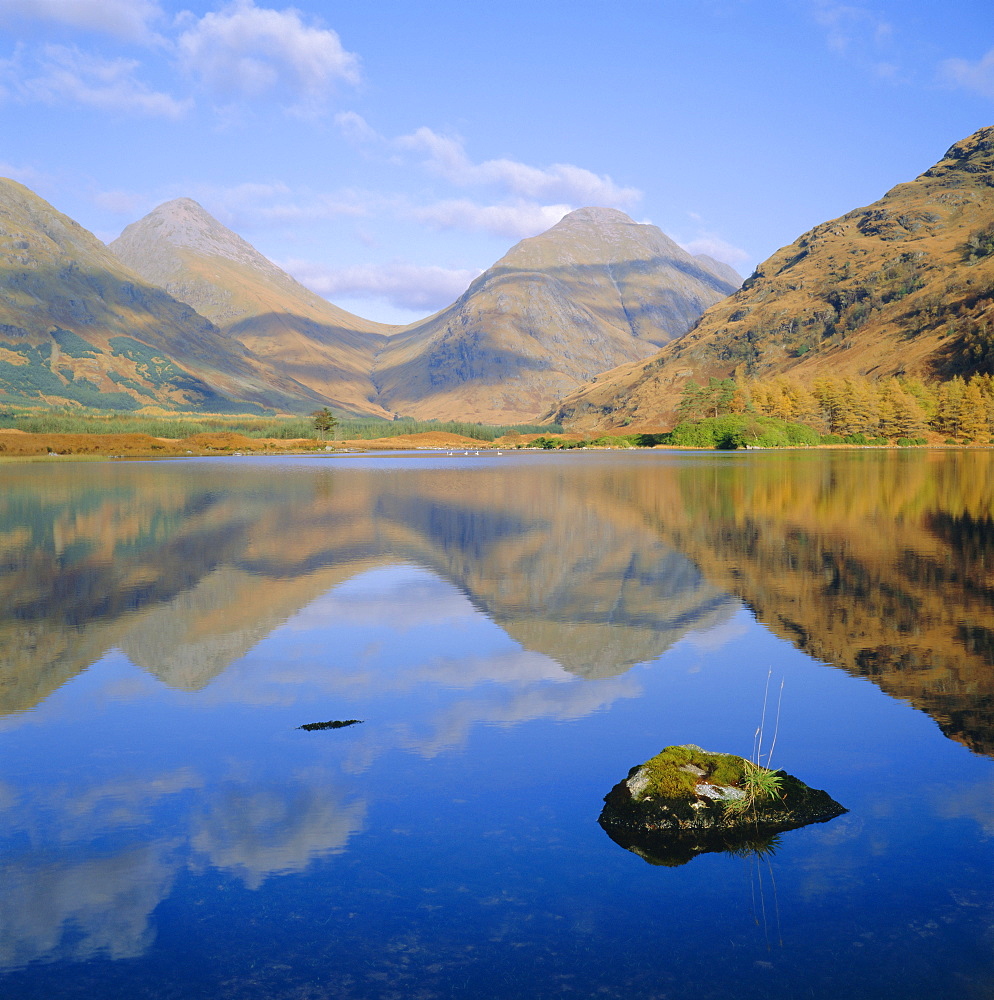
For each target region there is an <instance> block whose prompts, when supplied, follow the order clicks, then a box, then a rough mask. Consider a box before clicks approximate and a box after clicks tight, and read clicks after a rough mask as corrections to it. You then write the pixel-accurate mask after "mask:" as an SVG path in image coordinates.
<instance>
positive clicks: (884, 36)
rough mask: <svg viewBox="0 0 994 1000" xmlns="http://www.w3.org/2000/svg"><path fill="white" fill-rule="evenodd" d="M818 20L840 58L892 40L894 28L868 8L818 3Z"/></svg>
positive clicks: (822, 0)
mask: <svg viewBox="0 0 994 1000" xmlns="http://www.w3.org/2000/svg"><path fill="white" fill-rule="evenodd" d="M814 19H815V21H816V22H817V23H818V24H820V25H821V26H822V27H823V28H824V29H825V32H826V40H827V42H828V47H829V48H830V49H831V50H832V51H833V52H836V53H838V54H839V55H848V54H850V53H851V52H852V51H853V49H855V48H858V47H862V46H865V45H867V44H869V45H872V46H874V47H876V46H879V45H882V44H884V43H886V42H887V41H889V40H890V38H891V36H892V35H893V33H894V27H893V25H892V24H891V23H890V22H889V21H885V20H884V19H883V18H882V17H881V16H880V15H879V14H877V13H876V11H873V10H870V9H869V8H867V7H853V6H850V5H848V4H839V3H832V2H830V0H816V3H815V9H814Z"/></svg>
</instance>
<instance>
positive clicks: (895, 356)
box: [550, 128, 994, 429]
mask: <svg viewBox="0 0 994 1000" xmlns="http://www.w3.org/2000/svg"><path fill="white" fill-rule="evenodd" d="M992 371H994V128H984V129H981V130H980V131H978V132H976V133H974V134H973V135H971V136H969V137H968V138H966V139H964V140H963V141H962V142H958V143H956V144H955V145H954V146H953V147H952V148H951V149H949V151H948V152H947V153H946V154H945V156H944V157H943V158H942V159H941V160H940V161H939V162H938V163H937V164H936V165H935V166H934V167H932V168H930V169H929V170H927V171H926V172H925V173H923V174H922V175H921V176H920V177H918V178H916V179H915V180H913V181H911V182H909V183H904V184H899V185H898V186H897V187H895V188H893V189H892V190H890V191H888V192H887V194H886V195H884V197H882V198H881V199H880V200H879V201H876V202H874V203H873V204H872V205H869V206H868V207H866V208H859V209H855V210H854V211H852V212H849V213H847V214H846V215H844V216H842V217H841V218H838V219H834V220H832V221H830V222H825V223H823V224H821V225H819V226H816V227H815V228H814V229H812V230H810V231H809V232H807V233H805V234H804V235H803V236H801V237H800V238H799V239H797V240H796V241H795V242H794V243H792V244H791V245H790V246H787V247H784V248H783V249H781V250H778V251H777V252H776V253H775V254H774V255H773V256H772V257H770V258H769V259H768V260H767V261H765V262H764V263H763V264H761V265H760V266H759V268H757V270H756V272H755V273H754V274H753V275H752V276H751V277H750V278H748V279H747V280H746V281H745V283H744V284H743V286H742V288H741V290H740V291H738V292H737V293H736V294H735V295H734V296H732V297H731V298H729V299H726V300H725V301H723V302H720V303H718V304H717V305H715V306H712V307H711V308H710V309H709V310H708V311H707V312H706V313H705V314H704V316H703V317H702V318H701V320H700V322H699V323H698V324H697V326H696V327H695V328H694V329H693V330H692V331H691V332H690V333H688V334H687V335H686V336H685V337H683V338H681V339H680V340H679V341H678V342H676V343H673V344H670V345H667V346H666V347H664V348H663V350H662V351H660V352H659V353H658V354H657V355H656V356H654V357H652V358H650V359H649V360H647V361H643V362H638V363H635V364H629V365H627V366H623V367H619V368H618V369H617V370H615V371H611V372H606V373H604V374H603V375H602V376H601V377H600V378H598V379H597V381H596V382H594V383H593V384H591V385H589V386H585V387H583V388H581V389H579V390H578V391H577V392H575V393H572V394H570V395H569V396H568V397H566V398H565V399H564V400H563V402H562V403H561V404H560V405H559V406H557V407H555V408H554V409H553V410H552V411H550V416H551V417H553V418H555V419H556V420H560V421H563V422H564V423H566V424H567V425H569V426H571V427H573V428H576V429H581V428H582V429H586V428H594V427H605V426H617V425H620V424H623V423H624V424H629V425H631V426H635V427H644V428H649V427H660V426H668V425H671V424H672V423H673V421H674V411H675V407H676V405H677V404H678V402H679V399H680V395H681V393H682V392H683V389H684V387H685V385H686V383H687V382H688V381H690V380H695V381H697V382H698V383H702V382H704V383H706V382H707V380H708V379H709V378H726V377H729V376H732V375H747V376H755V377H765V376H771V375H776V374H781V373H783V374H789V375H791V376H792V377H795V378H797V379H799V380H802V381H810V380H812V379H815V378H817V377H819V376H822V375H834V376H857V375H858V376H863V377H870V378H883V377H887V376H892V375H901V374H907V375H914V376H920V377H926V378H948V377H951V376H952V375H956V374H970V373H973V372H982V373H989V372H992Z"/></svg>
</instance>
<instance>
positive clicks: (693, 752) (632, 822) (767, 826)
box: [598, 745, 847, 865]
mask: <svg viewBox="0 0 994 1000" xmlns="http://www.w3.org/2000/svg"><path fill="white" fill-rule="evenodd" d="M846 811H847V810H846V809H845V808H844V807H843V806H841V805H839V803H838V802H836V801H835V800H834V799H833V798H832V797H831V796H830V795H829V794H828V793H827V792H823V791H820V790H819V789H816V788H810V787H808V785H806V784H805V783H804V782H803V781H801V780H799V779H798V778H795V777H794V776H793V775H790V774H787V773H786V772H785V771H770V770H767V769H766V768H756V767H755V765H753V764H752V763H751V762H750V761H747V760H745V759H744V758H742V757H739V756H737V755H735V754H721V753H710V752H708V751H706V750H702V749H701V748H700V747H696V746H692V745H688V746H673V747H666V749H664V750H663V751H661V752H660V753H659V754H657V755H656V756H655V757H653V758H651V759H650V760H648V761H646V762H645V763H644V764H640V765H637V766H636V767H633V768H632V769H631V770H630V771H629V772H628V777H627V778H626V779H625V780H624V781H620V782H618V784H617V785H615V786H614V788H612V789H611V791H610V792H608V794H607V795H606V796H605V798H604V808H603V810H601V815H600V818H599V820H598V822H599V823H600V825H601V826H602V827H603V828H604V830H605V832H606V833H607V834H608V836H609V837H610V838H611V839H612V840H613V841H614V842H615V843H617V844H619V845H620V846H621V847H624V848H625V849H626V850H629V851H632V852H633V853H635V854H638V855H639V856H640V857H642V858H644V859H645V860H646V861H648V862H649V863H650V864H663V865H681V864H686V863H687V862H688V861H690V860H691V859H692V858H694V857H696V856H697V855H698V854H704V853H709V852H715V851H729V852H733V853H739V852H742V853H760V854H764V853H771V852H772V851H773V850H775V848H776V845H777V838H778V835H779V834H781V833H783V832H785V831H787V830H794V829H797V828H799V827H802V826H807V825H808V824H810V823H823V822H826V821H827V820H830V819H834V818H835V817H836V816H840V815H842V813H844V812H846Z"/></svg>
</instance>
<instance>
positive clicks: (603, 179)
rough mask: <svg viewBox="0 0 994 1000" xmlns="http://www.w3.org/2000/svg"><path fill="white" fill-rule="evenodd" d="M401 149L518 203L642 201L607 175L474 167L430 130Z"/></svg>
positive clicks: (465, 183)
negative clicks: (518, 199)
mask: <svg viewBox="0 0 994 1000" xmlns="http://www.w3.org/2000/svg"><path fill="white" fill-rule="evenodd" d="M356 117H358V116H356ZM360 120H361V119H360ZM364 124H365V123H364ZM395 144H396V145H397V147H398V148H400V149H404V150H410V151H413V152H418V153H423V154H425V156H426V158H425V160H424V161H423V162H424V165H425V166H426V167H427V168H428V169H429V170H431V171H432V172H434V173H436V174H438V175H440V176H442V177H444V178H445V179H446V180H448V181H449V182H451V183H453V184H456V185H458V186H460V187H493V188H498V189H500V190H503V191H505V192H506V193H508V194H510V195H512V196H514V197H517V198H526V199H537V200H542V201H551V200H552V199H558V200H560V201H564V202H569V203H570V204H571V205H572V206H574V207H579V206H584V205H604V206H609V207H612V208H624V207H629V206H631V205H634V204H635V203H637V202H638V201H639V200H640V199H641V197H642V192H641V191H639V190H638V189H637V188H624V187H619V186H618V185H617V184H615V183H614V181H612V180H611V178H610V177H607V176H606V175H599V174H595V173H593V172H592V171H590V170H585V169H584V168H583V167H576V166H573V165H572V164H569V163H554V164H553V165H552V166H551V167H546V168H539V167H532V166H529V165H528V164H526V163H519V162H518V161H516V160H507V159H499V160H486V161H484V162H483V163H473V162H472V161H471V160H470V159H469V157H468V156H467V155H466V151H465V150H464V148H463V144H462V142H461V141H460V140H458V139H454V138H452V137H449V136H443V135H439V133H437V132H434V131H432V130H431V129H430V128H419V129H417V130H416V131H415V132H413V133H411V134H410V135H405V136H401V137H400V138H399V139H397V140H395Z"/></svg>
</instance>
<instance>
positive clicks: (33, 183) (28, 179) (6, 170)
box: [0, 160, 49, 188]
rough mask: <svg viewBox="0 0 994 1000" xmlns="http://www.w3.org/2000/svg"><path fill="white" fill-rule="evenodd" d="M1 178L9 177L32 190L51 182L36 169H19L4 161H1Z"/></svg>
mask: <svg viewBox="0 0 994 1000" xmlns="http://www.w3.org/2000/svg"><path fill="white" fill-rule="evenodd" d="M0 177H9V178H10V179H11V180H14V181H19V182H20V183H21V184H24V185H26V186H27V187H31V188H34V187H37V186H38V185H39V184H42V183H45V182H47V181H48V180H49V178H48V177H47V176H46V175H45V174H43V173H41V171H39V170H35V168H34V167H17V166H14V164H13V163H7V162H6V161H3V160H0Z"/></svg>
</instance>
